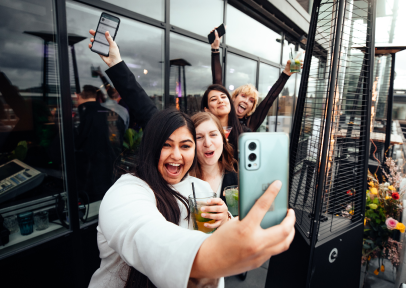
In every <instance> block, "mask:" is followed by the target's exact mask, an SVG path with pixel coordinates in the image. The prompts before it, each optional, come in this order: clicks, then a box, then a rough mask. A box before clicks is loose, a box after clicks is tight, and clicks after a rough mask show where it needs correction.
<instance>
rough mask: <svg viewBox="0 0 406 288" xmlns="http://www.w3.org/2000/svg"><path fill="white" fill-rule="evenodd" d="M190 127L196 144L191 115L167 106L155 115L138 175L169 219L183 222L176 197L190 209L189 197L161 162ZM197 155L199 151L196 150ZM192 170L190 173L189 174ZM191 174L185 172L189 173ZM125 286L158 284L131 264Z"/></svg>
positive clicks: (143, 144) (147, 287)
mask: <svg viewBox="0 0 406 288" xmlns="http://www.w3.org/2000/svg"><path fill="white" fill-rule="evenodd" d="M184 126H186V128H187V129H188V130H189V132H190V133H191V134H192V136H193V140H194V141H195V143H196V130H195V127H194V125H193V122H192V120H191V119H190V117H189V116H188V115H186V114H184V113H182V112H179V111H177V110H175V109H165V110H163V111H160V112H158V113H157V114H155V115H154V116H153V117H152V118H151V120H149V122H148V124H147V126H146V127H145V130H144V135H143V137H142V140H141V146H140V150H139V158H138V165H137V167H136V171H135V174H136V175H137V176H138V177H139V178H140V179H142V180H144V181H145V182H146V183H147V184H148V185H149V187H150V188H151V189H152V191H153V192H154V194H155V199H156V206H157V208H158V210H159V212H161V214H162V215H163V216H164V217H165V219H166V220H167V221H169V222H172V223H174V224H176V225H179V221H180V220H181V219H180V215H181V211H180V208H179V205H178V203H177V201H176V200H179V201H180V202H181V203H182V204H183V205H185V207H186V210H187V211H189V205H188V201H187V198H186V197H184V196H183V195H181V194H179V193H178V192H177V191H175V190H173V189H172V188H171V187H170V186H169V185H168V183H167V182H166V181H165V179H164V178H163V177H162V175H161V174H160V173H159V171H158V162H159V158H160V155H161V150H162V147H163V145H164V143H165V141H166V140H167V139H168V138H169V137H170V136H171V134H172V133H173V132H174V131H175V130H176V129H178V128H180V127H184ZM195 155H196V153H195ZM196 162H197V159H196V156H195V158H194V160H193V164H192V166H191V168H190V169H189V171H190V170H191V169H194V166H195V165H196ZM189 171H188V172H187V173H189ZM187 173H186V174H185V175H187ZM188 217H189V214H188ZM124 287H125V288H130V287H131V288H132V287H142V288H151V287H155V285H154V284H153V283H152V282H151V281H150V280H149V279H148V277H147V276H146V275H144V274H142V273H141V272H139V271H138V270H136V269H135V268H134V267H130V270H129V272H128V277H127V280H126V284H125V286H124Z"/></svg>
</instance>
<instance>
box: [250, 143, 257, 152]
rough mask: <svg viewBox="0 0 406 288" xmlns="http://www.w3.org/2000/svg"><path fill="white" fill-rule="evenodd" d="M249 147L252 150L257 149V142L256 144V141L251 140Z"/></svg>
mask: <svg viewBox="0 0 406 288" xmlns="http://www.w3.org/2000/svg"><path fill="white" fill-rule="evenodd" d="M248 149H250V150H251V151H253V150H255V149H257V144H255V142H251V143H250V144H249V145H248Z"/></svg>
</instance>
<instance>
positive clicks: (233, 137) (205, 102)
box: [201, 84, 243, 156]
mask: <svg viewBox="0 0 406 288" xmlns="http://www.w3.org/2000/svg"><path fill="white" fill-rule="evenodd" d="M211 91H219V92H221V93H224V94H225V95H226V96H227V98H228V100H229V101H230V113H229V114H228V126H231V127H233V130H231V133H230V135H229V136H228V143H230V144H231V145H232V146H233V148H234V156H235V155H236V154H237V153H236V152H237V148H238V146H237V145H238V136H240V134H241V133H242V132H243V130H242V127H241V124H240V121H239V120H238V117H237V113H236V112H235V108H234V105H233V100H231V96H230V93H228V91H227V89H226V88H224V86H222V85H220V84H213V85H210V86H209V87H207V90H206V91H205V92H204V94H203V98H202V103H201V110H202V111H204V108H207V109H209V93H210V92H211Z"/></svg>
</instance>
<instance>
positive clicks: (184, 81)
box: [183, 66, 189, 113]
mask: <svg viewBox="0 0 406 288" xmlns="http://www.w3.org/2000/svg"><path fill="white" fill-rule="evenodd" d="M183 93H184V94H185V113H189V111H188V110H187V94H186V67H185V66H183Z"/></svg>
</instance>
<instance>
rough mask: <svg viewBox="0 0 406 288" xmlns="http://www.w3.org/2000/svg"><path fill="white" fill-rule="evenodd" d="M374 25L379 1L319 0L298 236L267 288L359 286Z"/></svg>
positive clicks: (297, 139)
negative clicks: (362, 48) (376, 2)
mask: <svg viewBox="0 0 406 288" xmlns="http://www.w3.org/2000/svg"><path fill="white" fill-rule="evenodd" d="M374 25H375V0H358V1H357V0H315V1H314V5H313V11H312V17H311V22H310V27H309V33H308V40H307V47H306V54H305V60H304V69H303V72H302V79H301V85H300V89H299V95H298V100H297V108H296V111H295V118H294V123H293V126H292V134H291V135H292V136H291V143H290V171H289V173H290V183H289V185H290V187H289V188H290V196H289V205H290V207H291V208H292V209H294V210H295V213H296V225H295V228H296V234H295V238H294V240H293V242H292V244H291V246H290V249H289V250H288V251H286V252H284V253H282V254H280V255H277V256H274V257H272V258H271V259H270V263H269V268H268V275H267V281H266V287H284V288H290V287H292V288H293V287H307V288H309V287H311V288H325V287H329V288H342V287H346V288H355V287H357V288H358V287H359V282H360V272H361V251H362V250H361V249H362V236H363V229H364V223H363V222H364V206H365V191H366V189H367V169H368V150H369V137H370V128H369V127H370V109H371V106H370V101H371V91H372V81H371V78H372V71H373V64H374V34H375V29H374ZM355 47H364V48H365V49H364V51H362V50H360V49H358V48H355ZM323 51H326V53H324V52H323ZM321 52H323V53H321Z"/></svg>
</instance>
